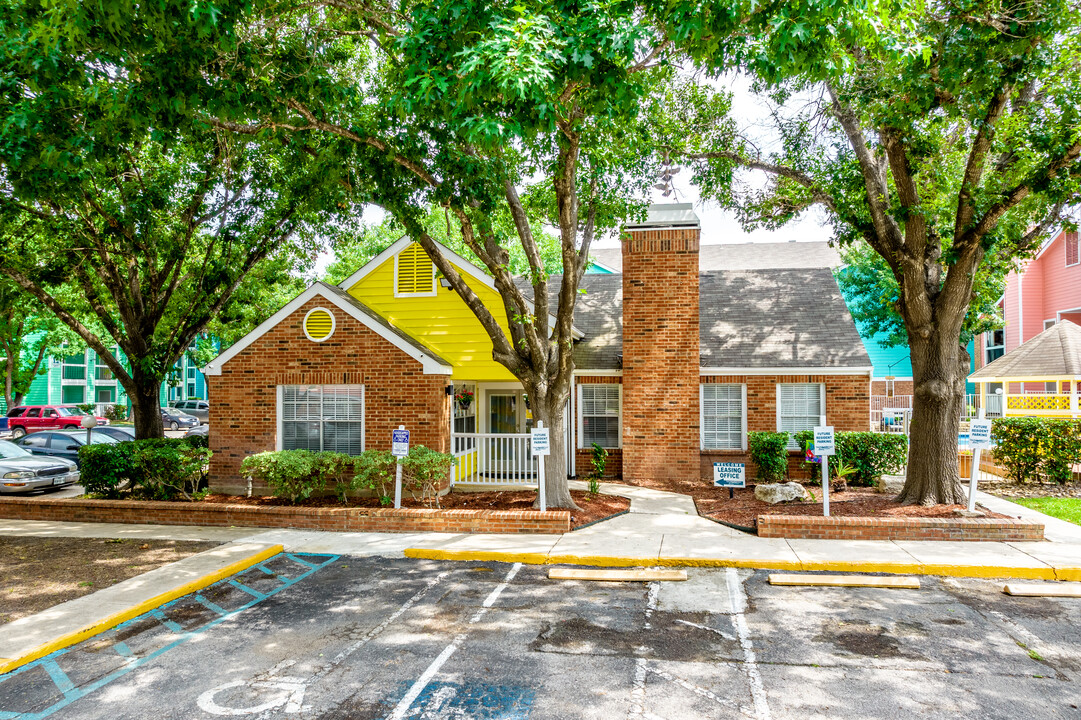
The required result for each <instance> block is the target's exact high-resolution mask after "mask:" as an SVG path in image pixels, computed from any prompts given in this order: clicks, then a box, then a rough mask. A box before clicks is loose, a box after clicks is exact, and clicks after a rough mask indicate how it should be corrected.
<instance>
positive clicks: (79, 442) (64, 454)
mask: <svg viewBox="0 0 1081 720" xmlns="http://www.w3.org/2000/svg"><path fill="white" fill-rule="evenodd" d="M90 442H91V443H92V444H94V445H99V444H102V443H115V442H116V439H115V438H111V437H109V436H107V435H100V434H99V435H93V436H92V437H91V438H90ZM15 444H16V445H18V446H19V447H21V448H22V449H23V450H28V451H30V452H31V453H33V454H34V455H48V456H51V457H55V458H63V459H64V460H70V461H71V462H73V463H75V466H76V467H78V465H79V448H81V447H82V446H83V445H86V430H54V431H48V430H40V431H38V432H32V433H30V434H29V435H24V436H22V437H21V438H19V439H18V440H16V441H15Z"/></svg>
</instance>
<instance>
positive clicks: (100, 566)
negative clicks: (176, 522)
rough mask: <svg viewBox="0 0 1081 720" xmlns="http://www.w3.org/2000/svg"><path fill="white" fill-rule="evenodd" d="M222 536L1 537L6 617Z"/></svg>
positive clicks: (0, 604)
mask: <svg viewBox="0 0 1081 720" xmlns="http://www.w3.org/2000/svg"><path fill="white" fill-rule="evenodd" d="M218 545H220V543H216V542H188V541H180V540H133V539H116V540H113V539H108V540H103V539H100V538H27V537H0V578H3V583H2V584H0V623H9V622H11V621H12V620H17V619H18V618H21V617H26V616H28V615H33V614H34V613H38V612H41V611H43V610H48V609H49V608H51V607H53V606H54V605H58V604H60V603H62V602H67V601H68V600H74V599H75V598H77V597H81V596H83V595H88V594H90V593H92V592H95V591H96V590H101V589H102V588H106V587H109V586H110V585H115V584H116V583H118V582H121V581H122V580H127V579H128V578H132V577H135V576H136V575H142V574H143V573H145V572H149V571H150V570H153V569H154V568H158V567H161V566H162V565H167V564H169V563H172V562H176V561H177V560H181V559H183V558H186V557H188V556H189V555H194V554H196V553H200V552H203V551H204V550H209V549H211V548H214V547H217V546H218Z"/></svg>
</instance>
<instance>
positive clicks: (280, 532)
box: [0, 482, 1081, 581]
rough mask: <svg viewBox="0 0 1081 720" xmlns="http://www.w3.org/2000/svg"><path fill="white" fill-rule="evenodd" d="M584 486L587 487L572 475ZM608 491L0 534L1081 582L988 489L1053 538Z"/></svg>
mask: <svg viewBox="0 0 1081 720" xmlns="http://www.w3.org/2000/svg"><path fill="white" fill-rule="evenodd" d="M571 486H572V487H573V488H574V489H583V490H584V489H586V487H587V486H586V484H585V483H583V482H572V483H571ZM601 492H603V493H607V494H612V495H622V496H624V497H628V498H630V499H631V508H630V512H629V513H627V514H625V515H621V516H618V517H615V518H613V519H611V520H606V521H603V522H600V523H597V524H595V525H591V526H589V527H586V528H583V529H582V530H577V531H574V532H570V533H567V534H564V535H526V534H521V535H517V534H459V533H361V532H356V533H335V532H321V531H315V530H286V529H274V530H259V529H252V528H211V527H197V526H189V527H176V526H155V525H105V524H95V523H60V522H37V521H15V520H0V535H42V536H46V535H56V536H59V535H64V536H70V537H141V538H172V539H183V540H218V541H221V542H229V541H234V542H236V541H244V542H252V543H260V544H271V545H282V546H284V548H285V550H286V551H287V552H313V553H320V552H324V553H325V552H331V553H338V554H343V555H359V556H365V555H380V556H388V557H402V556H403V555H404V556H405V557H413V558H428V559H436V560H480V561H484V560H494V561H504V562H524V563H531V564H555V563H561V564H574V565H596V566H607V567H629V566H638V565H651V566H656V565H684V566H701V567H744V568H767V569H777V570H805V571H811V570H819V571H836V572H885V573H915V574H922V575H949V576H957V577H1001V578H1020V579H1039V580H1077V581H1081V527H1078V526H1076V525H1073V524H1071V523H1067V522H1065V521H1062V520H1058V519H1056V518H1052V517H1048V516H1046V515H1043V514H1042V513H1039V512H1037V511H1035V510H1030V509H1028V508H1025V507H1022V506H1020V505H1016V504H1014V503H1011V502H1009V501H1007V500H1002V499H999V498H996V497H993V496H990V495H987V494H986V493H982V492H981V493H979V501H980V502H981V503H983V504H984V505H985V506H987V507H988V508H990V509H992V510H995V511H997V512H1001V513H1003V514H1008V515H1012V516H1014V517H1017V516H1021V517H1023V518H1025V519H1030V520H1036V521H1038V522H1042V523H1044V524H1045V525H1046V527H1047V532H1046V537H1047V540H1046V541H1045V542H931V541H923V542H918V541H884V540H785V539H782V538H760V537H757V536H754V535H749V534H746V533H743V532H740V531H738V530H733V529H731V528H728V527H725V526H724V525H720V524H717V523H715V522H713V521H711V520H707V519H706V518H703V517H699V516H698V514H697V512H696V510H695V506H694V501H693V500H692V499H691V498H690V497H688V496H686V495H680V494H677V493H670V492H663V491H659V490H651V489H648V488H641V487H634V486H630V485H622V484H616V483H603V484H602V485H601Z"/></svg>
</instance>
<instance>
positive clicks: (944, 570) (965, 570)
mask: <svg viewBox="0 0 1081 720" xmlns="http://www.w3.org/2000/svg"><path fill="white" fill-rule="evenodd" d="M921 568H922V569H921V570H920V572H921V573H922V574H924V575H944V576H946V577H973V578H1014V579H1016V580H1054V579H1055V570H1054V568H1052V567H1042V568H1038V567H1002V566H995V565H922V566H921Z"/></svg>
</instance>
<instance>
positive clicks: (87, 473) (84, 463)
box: [79, 442, 135, 499]
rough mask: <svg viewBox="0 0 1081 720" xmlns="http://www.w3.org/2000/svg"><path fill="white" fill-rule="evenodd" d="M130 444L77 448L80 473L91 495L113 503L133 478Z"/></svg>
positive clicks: (83, 484) (84, 485) (132, 448)
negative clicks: (110, 500)
mask: <svg viewBox="0 0 1081 720" xmlns="http://www.w3.org/2000/svg"><path fill="white" fill-rule="evenodd" d="M134 448H135V443H133V442H121V443H102V444H100V445H83V446H82V447H80V448H79V473H80V482H81V483H82V486H83V489H84V490H86V492H87V493H88V494H90V495H95V496H97V497H103V498H109V499H116V498H118V497H120V491H121V489H122V487H123V485H124V484H125V483H127V482H128V481H130V479H131V477H132V451H133V450H134Z"/></svg>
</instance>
